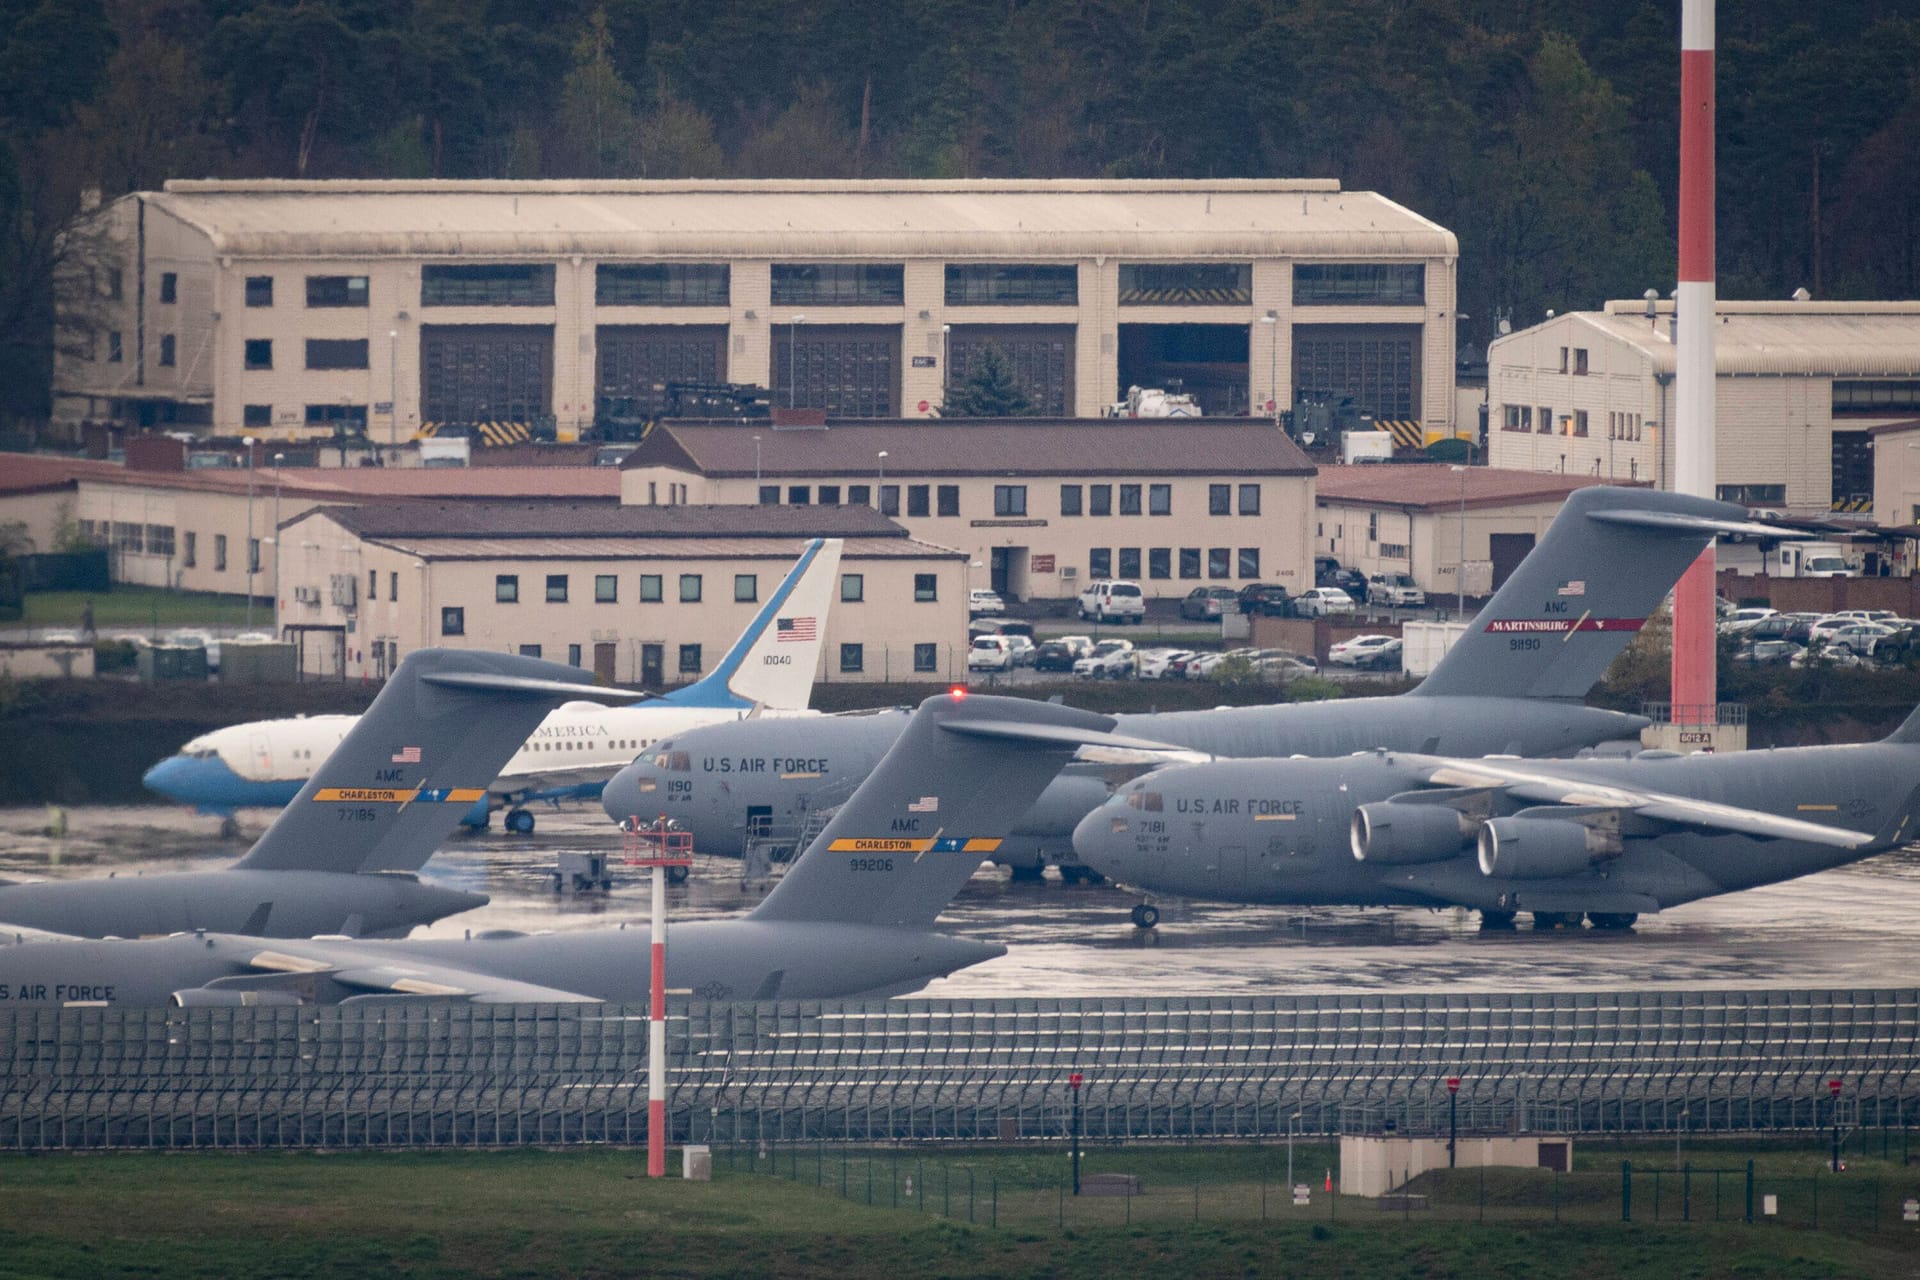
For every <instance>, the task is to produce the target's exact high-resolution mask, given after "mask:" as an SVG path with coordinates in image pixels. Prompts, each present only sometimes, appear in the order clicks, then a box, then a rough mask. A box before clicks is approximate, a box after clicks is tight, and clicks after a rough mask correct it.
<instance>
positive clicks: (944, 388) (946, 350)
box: [940, 324, 953, 413]
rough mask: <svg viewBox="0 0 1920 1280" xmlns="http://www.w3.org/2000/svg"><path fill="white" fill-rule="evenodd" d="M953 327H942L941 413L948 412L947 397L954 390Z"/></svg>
mask: <svg viewBox="0 0 1920 1280" xmlns="http://www.w3.org/2000/svg"><path fill="white" fill-rule="evenodd" d="M952 364H953V326H952V325H950V324H943V325H941V326H940V412H942V413H945V412H946V411H947V396H948V394H949V393H950V392H952V390H953V370H952V368H951V366H952Z"/></svg>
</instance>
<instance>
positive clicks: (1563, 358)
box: [1560, 347, 1567, 373]
mask: <svg viewBox="0 0 1920 1280" xmlns="http://www.w3.org/2000/svg"><path fill="white" fill-rule="evenodd" d="M1566 371H1567V349H1566V348H1565V347H1562V348H1560V372H1562V373H1565V372H1566Z"/></svg>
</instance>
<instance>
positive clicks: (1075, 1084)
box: [1067, 1071, 1082, 1196]
mask: <svg viewBox="0 0 1920 1280" xmlns="http://www.w3.org/2000/svg"><path fill="white" fill-rule="evenodd" d="M1081 1079H1082V1077H1081V1075H1080V1073H1079V1072H1078V1071H1076V1072H1074V1073H1073V1074H1072V1075H1070V1076H1068V1077H1067V1087H1068V1088H1069V1089H1072V1090H1073V1194H1075V1195H1076V1196H1077V1195H1079V1194H1080V1083H1081Z"/></svg>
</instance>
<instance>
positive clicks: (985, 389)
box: [940, 344, 1034, 418]
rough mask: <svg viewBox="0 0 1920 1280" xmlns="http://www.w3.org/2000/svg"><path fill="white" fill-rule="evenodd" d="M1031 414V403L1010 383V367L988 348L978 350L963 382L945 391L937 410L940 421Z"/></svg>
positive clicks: (1002, 356)
mask: <svg viewBox="0 0 1920 1280" xmlns="http://www.w3.org/2000/svg"><path fill="white" fill-rule="evenodd" d="M1033 411H1034V406H1033V401H1032V400H1031V399H1030V398H1028V396H1027V393H1026V392H1025V391H1024V390H1022V389H1021V387H1020V384H1019V383H1017V382H1015V381H1014V380H1013V366H1012V365H1011V364H1009V363H1008V361H1007V358H1006V356H1004V355H1002V354H1001V353H1000V348H998V347H996V346H993V345H991V344H989V345H987V346H985V347H982V348H981V349H980V354H979V356H978V357H977V358H976V359H975V360H974V362H973V368H972V369H971V370H969V371H968V373H967V376H966V379H965V380H964V381H962V382H961V383H960V384H959V385H957V386H954V387H951V388H949V389H948V391H947V401H946V403H945V404H943V405H941V406H940V416H941V417H943V418H1024V417H1030V416H1032V414H1033Z"/></svg>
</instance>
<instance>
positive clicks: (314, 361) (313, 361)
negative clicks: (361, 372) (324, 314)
mask: <svg viewBox="0 0 1920 1280" xmlns="http://www.w3.org/2000/svg"><path fill="white" fill-rule="evenodd" d="M366 367H367V340H366V339H365V338H308V339H307V368H309V369H364V368H366Z"/></svg>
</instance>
